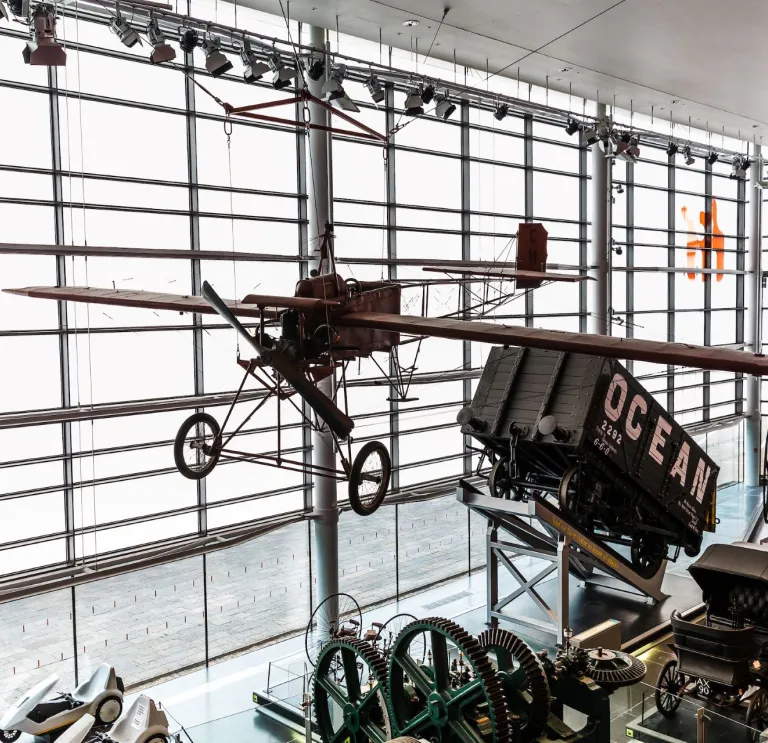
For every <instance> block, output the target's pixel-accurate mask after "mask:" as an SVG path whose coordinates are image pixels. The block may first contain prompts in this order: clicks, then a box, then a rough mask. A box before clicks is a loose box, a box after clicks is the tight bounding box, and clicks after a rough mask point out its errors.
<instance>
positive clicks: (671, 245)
mask: <svg viewBox="0 0 768 743" xmlns="http://www.w3.org/2000/svg"><path fill="white" fill-rule="evenodd" d="M667 157H668V161H667V168H668V169H667V266H668V267H669V268H674V267H675V260H676V257H675V240H676V235H675V219H676V213H675V188H676V186H675V173H676V171H675V155H674V154H672V155H668V156H667ZM675 278H676V276H675V274H674V273H673V272H672V271H670V272H669V273H668V274H667V340H669V341H674V340H675V332H676V331H675ZM674 371H675V369H674V367H673V366H671V365H667V410H668V411H669V412H670V414H674V412H675V374H674Z"/></svg>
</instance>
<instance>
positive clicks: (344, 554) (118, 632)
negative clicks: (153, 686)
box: [0, 497, 485, 709]
mask: <svg viewBox="0 0 768 743" xmlns="http://www.w3.org/2000/svg"><path fill="white" fill-rule="evenodd" d="M398 510H399V513H398V520H399V571H400V576H399V577H400V590H401V592H407V591H411V590H414V589H415V588H417V587H419V586H423V585H426V584H429V583H434V582H435V581H438V580H441V579H444V578H447V577H450V576H454V575H458V574H460V573H462V572H465V571H466V570H467V564H468V559H469V541H470V540H469V534H468V521H467V509H466V508H464V507H463V506H461V505H460V504H458V503H457V502H456V501H455V499H454V498H453V497H445V498H440V499H437V500H432V501H426V502H423V503H415V504H409V505H404V506H400V507H398ZM471 525H472V534H471V543H472V566H473V568H475V567H480V566H481V565H483V564H484V554H485V545H484V532H485V527H484V524H483V523H482V521H479V520H477V521H475V520H473V521H472V522H471ZM339 531H340V554H339V565H340V568H341V571H342V575H341V576H340V590H341V591H345V592H347V593H350V594H352V595H353V596H355V598H357V600H358V601H359V602H360V603H361V604H362V603H364V604H370V603H372V602H375V601H381V600H384V599H388V598H390V597H392V596H394V595H395V570H396V560H395V554H396V552H395V508H394V507H384V508H382V509H380V511H379V512H378V513H376V514H375V515H373V516H371V517H367V518H361V517H359V516H357V515H355V514H354V513H345V514H343V515H342V517H341V523H340V529H339ZM308 534H309V530H308V526H307V524H306V523H299V524H294V525H292V526H289V527H286V528H285V529H281V530H279V531H276V532H273V533H271V534H268V535H265V536H263V537H259V538H258V539H256V540H253V541H252V542H250V543H248V544H245V545H241V546H238V547H235V548H232V549H229V550H223V551H221V552H216V553H213V554H211V555H209V556H208V558H207V568H208V571H207V572H208V575H207V578H206V577H204V576H203V561H202V558H192V559H189V560H184V561H181V562H176V563H171V564H168V565H162V566H159V567H156V568H152V569H149V570H144V571H141V572H138V573H131V574H128V575H123V576H118V577H116V578H110V579H107V580H103V581H97V582H94V583H89V584H85V585H82V586H78V587H77V588H76V590H75V597H76V599H75V602H76V606H75V618H76V641H75V639H74V638H73V626H72V624H73V623H72V611H73V607H72V593H71V591H70V590H69V589H67V590H62V591H58V592H56V593H53V594H46V595H43V596H37V597H33V598H30V599H23V600H20V601H15V602H12V603H8V604H4V605H0V709H2V708H3V707H5V706H6V704H9V703H12V702H13V701H14V699H15V698H16V696H17V695H18V694H20V693H21V692H23V691H25V690H26V689H27V688H29V687H30V686H31V685H32V684H34V683H36V682H37V681H38V680H40V679H41V678H44V677H46V676H48V675H50V674H51V673H57V674H58V675H59V676H60V677H61V681H60V682H59V688H60V689H62V690H63V689H67V688H70V687H72V685H73V683H74V658H73V656H74V648H75V645H76V647H77V664H78V669H79V678H80V680H82V679H83V678H85V676H86V675H87V674H88V673H89V672H90V670H91V669H93V668H94V667H95V666H96V665H98V664H99V663H102V662H104V661H108V662H110V663H112V664H113V665H114V666H115V668H116V669H117V671H118V673H119V674H120V675H121V676H122V677H123V678H124V680H125V682H126V684H128V685H134V684H137V683H141V682H143V681H145V680H147V679H153V678H157V677H159V676H161V675H163V674H168V673H172V672H175V671H177V670H178V669H180V668H183V667H186V666H191V665H194V664H197V663H200V662H202V661H203V660H204V658H205V635H204V632H205V628H204V619H205V618H204V608H205V607H204V604H205V601H204V593H203V591H204V586H203V584H204V583H205V590H206V591H207V602H208V612H209V615H208V631H209V638H208V642H209V653H210V656H211V657H212V658H215V657H218V656H221V655H225V654H228V653H232V652H234V651H237V650H239V649H240V648H244V647H248V646H252V645H254V644H256V643H259V642H263V641H265V640H268V639H269V638H271V637H274V636H277V635H282V634H285V633H287V632H291V631H299V630H303V628H304V626H305V625H306V623H307V621H308V619H309V590H308V589H309V582H310V576H309V556H308V549H307V545H308ZM315 557H316V556H315V555H313V562H314V558H315ZM313 571H314V565H313ZM313 574H314V572H313Z"/></svg>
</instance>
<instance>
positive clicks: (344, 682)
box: [313, 638, 393, 743]
mask: <svg viewBox="0 0 768 743" xmlns="http://www.w3.org/2000/svg"><path fill="white" fill-rule="evenodd" d="M366 669H367V670H366ZM361 677H362V678H361ZM361 681H362V682H363V685H364V686H363V685H361ZM364 687H368V688H364ZM313 693H314V706H315V719H316V721H317V726H318V730H319V732H320V737H321V738H322V739H323V741H324V743H345V742H346V741H349V743H386V741H388V740H390V739H391V738H392V737H393V736H392V725H391V724H390V715H389V706H388V696H389V695H388V694H387V663H386V661H385V660H384V657H383V656H382V655H381V653H380V652H379V651H378V650H376V649H375V648H374V647H372V646H371V645H370V644H369V643H367V642H364V641H363V640H355V639H353V638H349V639H345V640H333V641H331V642H329V643H328V644H327V645H325V647H323V649H322V650H321V651H320V654H319V655H318V657H317V664H316V666H315V673H314V678H313Z"/></svg>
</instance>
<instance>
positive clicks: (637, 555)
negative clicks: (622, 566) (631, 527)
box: [630, 534, 667, 578]
mask: <svg viewBox="0 0 768 743" xmlns="http://www.w3.org/2000/svg"><path fill="white" fill-rule="evenodd" d="M630 555H631V557H632V565H634V567H635V569H636V570H637V572H638V573H640V575H641V576H642V577H643V578H653V576H654V575H656V573H658V572H659V570H660V569H661V566H662V564H663V563H664V560H665V559H666V557H667V542H666V540H665V539H664V538H663V537H660V536H657V535H655V534H642V535H639V534H636V535H635V536H634V537H633V538H632V546H631V548H630Z"/></svg>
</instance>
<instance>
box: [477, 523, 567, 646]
mask: <svg viewBox="0 0 768 743" xmlns="http://www.w3.org/2000/svg"><path fill="white" fill-rule="evenodd" d="M468 510H469V509H468ZM499 528H500V526H499V525H498V524H496V523H495V522H494V521H493V519H489V520H488V527H487V530H486V560H487V568H486V588H487V597H486V622H487V624H488V626H490V627H497V626H498V624H499V620H503V621H507V622H513V623H515V624H521V625H523V626H524V627H527V628H529V629H534V630H538V631H540V632H545V633H547V634H549V635H552V636H553V637H554V638H555V642H556V643H562V642H563V641H564V639H565V637H564V630H565V628H566V627H568V626H569V622H570V617H569V601H570V596H569V575H570V573H569V566H570V552H571V550H570V539H569V538H568V537H566V536H565V535H562V534H561V535H559V536H558V539H557V552H556V553H555V554H551V553H549V552H545V551H540V550H536V549H530V548H526V547H524V546H522V545H519V544H513V543H511V542H504V541H501V540H500V539H499ZM510 556H511V557H510ZM514 557H532V558H534V559H536V560H543V561H545V562H546V563H548V564H547V565H546V566H545V567H543V568H542V569H540V570H539V571H538V572H537V573H536V575H534V576H533V577H532V578H526V577H525V576H524V575H523V573H522V572H521V571H520V570H519V569H518V568H517V566H516V565H515V564H514V562H513V559H511V558H514ZM500 565H502V566H504V568H505V569H506V570H507V572H509V574H510V575H511V576H512V577H513V578H514V579H515V581H516V582H517V588H515V589H514V590H513V591H512V592H511V593H508V594H507V595H505V596H500V592H499V566H500ZM554 572H556V573H557V576H556V579H557V581H558V584H557V606H556V607H554V608H552V607H551V606H550V605H549V604H548V603H547V602H546V600H545V599H544V598H543V597H542V596H541V594H540V593H539V591H538V590H537V587H538V586H539V585H541V584H542V583H543V582H545V581H548V580H549V577H550V576H551V575H552V573H554ZM521 596H527V597H528V598H529V599H530V600H531V601H532V602H533V604H534V605H535V606H536V607H537V608H538V609H539V611H540V612H541V614H542V616H543V618H542V619H537V618H535V617H529V616H525V615H521V614H519V613H516V614H515V616H514V617H512V616H509V615H508V614H505V613H504V607H506V606H507V605H509V604H511V603H512V602H513V601H514V600H515V599H518V598H520V597H521Z"/></svg>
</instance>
